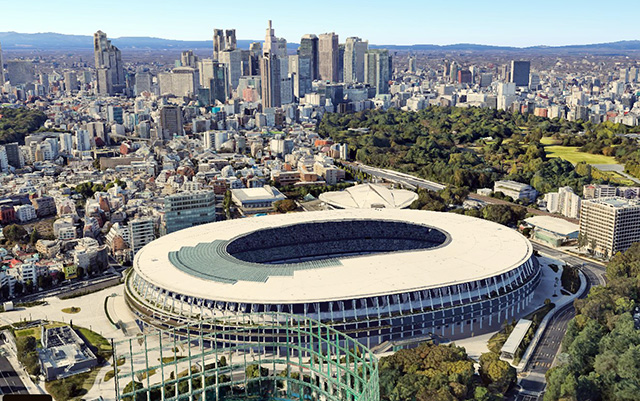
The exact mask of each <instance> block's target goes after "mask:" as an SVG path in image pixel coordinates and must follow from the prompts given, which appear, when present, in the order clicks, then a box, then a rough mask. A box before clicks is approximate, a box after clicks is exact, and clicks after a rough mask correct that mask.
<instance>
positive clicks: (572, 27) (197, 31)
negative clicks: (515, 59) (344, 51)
mask: <svg viewBox="0 0 640 401" xmlns="http://www.w3.org/2000/svg"><path fill="white" fill-rule="evenodd" d="M639 12H640V1H637V0H633V1H629V2H625V3H624V4H623V3H611V4H609V3H606V2H602V1H601V0H598V1H595V0H581V1H580V0H555V1H549V0H537V1H517V0H511V1H503V0H475V1H471V0H455V1H447V0H399V1H398V0H396V1H393V0H387V1H380V0H369V1H361V0H340V1H336V0H319V1H309V0H296V1H292V0H285V1H278V0H271V1H255V0H207V1H196V0H179V1H175V0H171V1H170V0H107V1H86V0H84V1H79V0H56V1H51V0H26V1H25V0H23V1H16V0H0V32H5V31H16V32H21V33H35V32H56V33H65V34H77V35H92V34H93V33H94V32H95V31H97V30H102V31H104V32H106V33H107V34H108V35H109V37H110V38H118V37H122V36H151V37H160V38H165V39H180V40H210V39H211V36H212V32H213V29H214V28H222V29H231V28H235V29H236V36H237V38H238V39H247V40H263V39H264V36H265V29H266V27H267V20H269V19H271V20H273V27H274V29H275V33H276V36H278V37H284V38H286V39H287V41H289V42H296V43H297V42H299V40H300V37H301V36H302V35H303V34H306V33H315V34H319V33H324V32H336V33H337V34H339V35H340V41H341V42H342V41H343V40H344V38H346V37H349V36H359V37H361V38H363V39H367V40H369V43H371V44H377V45H388V44H396V45H410V44H438V45H446V44H455V43H475V44H485V45H501V46H518V47H525V46H535V45H548V46H558V45H568V44H589V43H603V42H614V41H618V40H636V39H640V31H638V29H637V25H636V24H635V22H634V20H633V17H631V16H635V15H638V13H639Z"/></svg>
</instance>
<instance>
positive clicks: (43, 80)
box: [0, 60, 49, 93]
mask: <svg viewBox="0 0 640 401" xmlns="http://www.w3.org/2000/svg"><path fill="white" fill-rule="evenodd" d="M0 61H1V60H0ZM39 79H40V85H42V88H43V89H44V92H45V93H49V75H48V74H45V73H43V72H41V73H40V74H39Z"/></svg>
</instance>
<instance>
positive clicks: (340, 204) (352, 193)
mask: <svg viewBox="0 0 640 401" xmlns="http://www.w3.org/2000/svg"><path fill="white" fill-rule="evenodd" d="M416 199H418V194H417V193H415V192H413V191H407V190H406V189H389V188H387V187H385V186H382V185H376V184H360V185H356V186H353V187H349V188H347V189H345V190H344V191H333V192H325V193H322V194H320V200H321V201H323V202H325V203H327V204H329V205H331V206H334V207H337V208H340V209H371V208H386V209H403V208H406V207H409V205H411V203H412V202H413V201H414V200H416Z"/></svg>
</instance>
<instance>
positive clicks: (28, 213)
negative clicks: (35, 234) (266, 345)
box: [16, 205, 37, 223]
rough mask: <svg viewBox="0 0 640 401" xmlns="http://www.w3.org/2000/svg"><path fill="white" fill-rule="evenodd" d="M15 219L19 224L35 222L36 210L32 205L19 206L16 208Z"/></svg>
mask: <svg viewBox="0 0 640 401" xmlns="http://www.w3.org/2000/svg"><path fill="white" fill-rule="evenodd" d="M16 217H17V218H18V221H19V222H21V223H26V222H27V221H31V220H35V219H36V218H37V215H36V209H35V208H34V207H33V205H20V206H18V207H17V208H16Z"/></svg>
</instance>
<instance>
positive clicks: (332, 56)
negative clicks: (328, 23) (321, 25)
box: [318, 32, 339, 82]
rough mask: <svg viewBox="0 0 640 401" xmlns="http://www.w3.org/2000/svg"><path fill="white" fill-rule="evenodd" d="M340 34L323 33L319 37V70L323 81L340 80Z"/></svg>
mask: <svg viewBox="0 0 640 401" xmlns="http://www.w3.org/2000/svg"><path fill="white" fill-rule="evenodd" d="M338 55H339V43H338V35H336V34H335V33H334V32H330V33H323V34H321V35H320V37H319V38H318V64H319V66H318V72H319V73H320V79H322V80H323V81H331V82H338Z"/></svg>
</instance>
